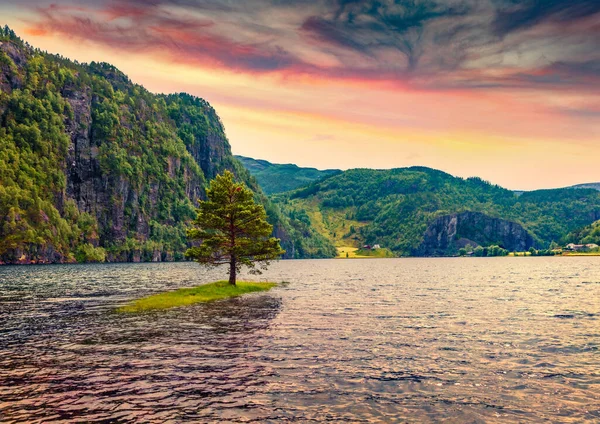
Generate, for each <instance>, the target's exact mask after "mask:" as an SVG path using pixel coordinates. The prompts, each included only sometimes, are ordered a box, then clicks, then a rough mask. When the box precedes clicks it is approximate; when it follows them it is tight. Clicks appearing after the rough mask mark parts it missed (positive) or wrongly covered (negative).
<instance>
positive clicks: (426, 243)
mask: <svg viewBox="0 0 600 424" xmlns="http://www.w3.org/2000/svg"><path fill="white" fill-rule="evenodd" d="M273 199H274V200H275V201H276V202H277V203H278V204H279V205H280V206H281V207H282V209H283V210H285V211H286V213H287V214H288V215H290V216H294V217H295V218H296V219H299V220H302V221H304V222H307V223H310V225H311V226H313V227H314V228H315V229H317V230H318V231H319V232H321V233H322V234H323V235H324V236H326V237H328V238H329V239H330V240H331V241H332V242H333V243H335V244H336V245H338V246H356V247H357V246H360V245H363V244H369V245H374V244H379V245H381V246H382V247H386V248H389V249H391V250H392V251H393V252H395V253H396V254H397V255H434V254H435V255H451V254H455V253H457V251H458V249H459V248H460V247H464V246H465V245H467V244H471V245H472V246H475V245H483V246H487V245H501V246H503V247H505V248H506V249H509V250H518V249H526V248H530V247H547V246H548V245H549V244H550V243H551V242H552V241H556V242H559V241H561V240H563V239H564V238H565V236H566V235H567V234H568V233H569V232H571V231H574V230H575V229H577V228H581V227H583V226H585V225H588V224H590V223H592V222H593V221H595V220H598V219H600V192H598V191H597V190H593V189H557V190H538V191H531V192H526V193H523V194H521V195H520V196H517V195H516V194H515V193H514V192H512V191H510V190H506V189H504V188H501V187H499V186H495V185H491V184H489V183H487V182H485V181H483V180H481V179H479V178H468V179H462V178H456V177H453V176H451V175H449V174H446V173H444V172H441V171H436V170H433V169H430V168H424V167H412V168H402V169H392V170H371V169H354V170H349V171H345V172H343V173H342V174H339V175H335V176H332V177H330V178H327V179H325V180H323V181H320V182H316V183H313V184H310V185H309V186H307V187H304V188H302V189H298V190H295V191H292V192H289V193H284V194H280V195H277V196H273ZM467 212H476V213H467Z"/></svg>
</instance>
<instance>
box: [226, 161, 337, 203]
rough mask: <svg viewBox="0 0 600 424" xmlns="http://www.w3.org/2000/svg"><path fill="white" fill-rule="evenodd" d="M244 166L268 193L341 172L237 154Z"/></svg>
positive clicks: (292, 187) (285, 189) (288, 189)
mask: <svg viewBox="0 0 600 424" xmlns="http://www.w3.org/2000/svg"><path fill="white" fill-rule="evenodd" d="M235 157H236V158H237V159H238V160H239V161H240V162H242V164H243V165H244V167H245V168H246V169H247V170H248V171H249V172H250V174H252V176H254V177H255V178H256V180H257V181H258V184H259V185H260V187H261V188H262V189H263V190H264V192H265V193H266V194H275V193H282V192H284V191H290V190H294V189H297V188H300V187H302V186H305V185H307V184H310V183H312V182H313V181H316V180H320V179H323V178H327V177H329V176H331V175H335V174H339V173H340V172H342V171H340V170H339V169H326V170H323V171H321V170H318V169H316V168H301V167H299V166H297V165H293V164H285V165H282V164H276V163H271V162H268V161H266V160H262V159H252V158H248V157H245V156H235Z"/></svg>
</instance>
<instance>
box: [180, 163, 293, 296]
mask: <svg viewBox="0 0 600 424" xmlns="http://www.w3.org/2000/svg"><path fill="white" fill-rule="evenodd" d="M206 196H207V197H208V200H206V201H201V202H200V204H199V206H198V216H197V217H196V219H195V220H194V221H193V225H194V227H193V228H191V229H190V230H189V231H188V236H189V238H190V239H191V240H194V241H198V242H199V244H197V245H195V246H193V247H191V248H190V249H188V251H187V252H186V256H187V257H189V258H192V259H195V260H196V261H198V262H199V263H200V264H203V265H221V264H226V263H227V264H229V265H230V268H229V282H230V283H231V284H233V285H235V279H236V273H237V272H239V271H240V269H241V267H242V265H243V266H247V267H249V268H251V270H252V271H254V272H259V273H260V270H257V269H256V268H255V265H256V264H257V263H259V264H262V267H263V268H265V267H266V266H267V265H268V264H269V261H270V260H273V259H277V258H278V257H279V256H281V255H283V254H284V253H285V252H284V251H283V250H282V249H281V246H280V245H279V239H276V238H274V237H271V234H272V232H273V227H272V226H271V225H270V224H269V223H268V222H267V214H266V212H265V209H264V207H263V206H262V205H259V204H256V203H255V202H254V193H253V192H252V191H251V190H250V189H248V188H247V187H245V186H244V185H243V184H240V183H236V182H234V175H233V173H231V172H229V171H225V173H224V174H223V175H217V177H216V178H215V179H214V180H212V181H211V182H210V187H209V188H208V189H207V190H206Z"/></svg>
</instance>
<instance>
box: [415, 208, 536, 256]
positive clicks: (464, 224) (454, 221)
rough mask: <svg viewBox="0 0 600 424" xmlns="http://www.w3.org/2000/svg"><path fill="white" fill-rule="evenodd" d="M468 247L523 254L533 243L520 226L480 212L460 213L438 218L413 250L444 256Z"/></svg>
mask: <svg viewBox="0 0 600 424" xmlns="http://www.w3.org/2000/svg"><path fill="white" fill-rule="evenodd" d="M466 244H471V245H472V246H473V247H475V246H477V245H481V246H490V245H498V246H500V247H503V248H504V249H507V250H509V251H525V250H528V249H529V248H530V247H532V246H535V240H534V238H533V237H532V236H531V234H529V232H527V230H525V229H524V228H523V227H522V226H521V225H520V224H517V223H515V222H511V221H506V220H504V219H500V218H492V217H490V216H487V215H485V214H483V213H480V212H462V213H458V214H451V215H444V216H440V217H438V218H436V219H435V221H433V222H432V223H431V224H430V225H429V227H428V228H427V230H426V231H425V234H424V235H423V242H422V243H421V244H420V246H419V247H418V248H417V249H416V250H415V252H414V254H415V255H417V256H447V255H452V254H455V253H456V252H457V251H458V249H459V248H460V247H464V246H465V245H466Z"/></svg>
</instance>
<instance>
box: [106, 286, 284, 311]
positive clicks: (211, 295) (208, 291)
mask: <svg viewBox="0 0 600 424" xmlns="http://www.w3.org/2000/svg"><path fill="white" fill-rule="evenodd" d="M276 285H277V284H276V283H254V282H249V281H238V282H237V285H235V286H232V285H230V284H229V283H228V282H227V281H217V282H214V283H210V284H204V285H201V286H198V287H193V288H184V289H179V290H175V291H170V292H165V293H158V294H154V295H152V296H148V297H143V298H141V299H138V300H134V301H133V302H131V303H129V304H127V305H125V306H122V307H120V308H118V309H117V312H122V313H132V312H144V311H150V310H158V309H168V308H175V307H177V306H186V305H192V304H194V303H202V302H211V301H213V300H219V299H226V298H229V297H237V296H241V295H243V294H246V293H253V292H260V291H267V290H270V289H271V288H273V287H275V286H276Z"/></svg>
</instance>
